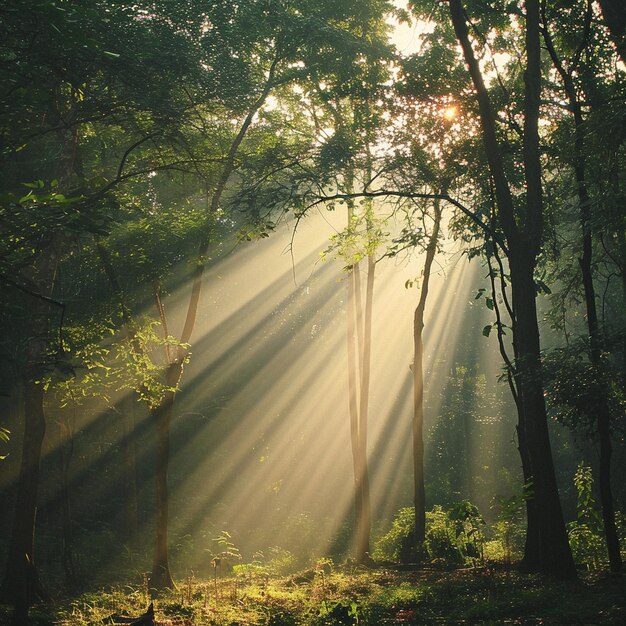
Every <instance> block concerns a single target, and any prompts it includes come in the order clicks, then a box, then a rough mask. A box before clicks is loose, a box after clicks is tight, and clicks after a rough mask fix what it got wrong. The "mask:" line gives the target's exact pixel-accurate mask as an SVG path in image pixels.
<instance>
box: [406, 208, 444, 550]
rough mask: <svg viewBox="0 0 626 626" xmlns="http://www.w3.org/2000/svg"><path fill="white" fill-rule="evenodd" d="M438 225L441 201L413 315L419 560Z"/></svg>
mask: <svg viewBox="0 0 626 626" xmlns="http://www.w3.org/2000/svg"><path fill="white" fill-rule="evenodd" d="M440 226H441V201H440V200H435V206H434V224H433V231H432V233H431V235H430V238H429V241H428V245H427V246H426V258H425V259H424V269H423V279H422V287H421V289H420V295H419V300H418V303H417V306H416V307H415V313H414V316H413V428H412V430H413V504H414V507H415V536H414V549H415V551H416V553H415V555H414V556H415V557H416V558H417V559H419V558H421V556H422V555H423V552H424V541H425V539H426V491H425V488H424V434H423V433H424V365H423V360H424V342H423V337H422V333H423V330H424V313H425V310H426V301H427V298H428V290H429V286H430V274H431V270H432V265H433V261H434V259H435V254H436V252H437V243H438V241H439V230H440Z"/></svg>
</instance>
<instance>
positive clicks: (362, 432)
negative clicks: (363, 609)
mask: <svg viewBox="0 0 626 626" xmlns="http://www.w3.org/2000/svg"><path fill="white" fill-rule="evenodd" d="M375 271H376V263H375V261H374V259H373V257H372V255H371V254H370V255H369V256H368V259H367V283H366V289H365V314H364V317H363V340H362V341H363V343H362V359H361V384H360V398H359V436H358V449H359V467H358V491H359V494H360V495H359V503H360V507H361V508H360V510H359V511H358V512H357V516H358V518H359V524H358V526H357V557H358V560H359V562H361V563H366V564H367V563H369V562H370V561H371V557H370V555H369V553H370V534H371V530H372V512H371V502H370V481H369V470H368V462H367V431H368V419H369V389H370V370H371V345H372V308H373V300H374V276H375Z"/></svg>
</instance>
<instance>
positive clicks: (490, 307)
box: [485, 298, 493, 311]
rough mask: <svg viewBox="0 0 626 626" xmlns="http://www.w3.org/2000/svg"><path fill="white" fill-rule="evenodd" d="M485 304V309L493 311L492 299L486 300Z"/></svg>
mask: <svg viewBox="0 0 626 626" xmlns="http://www.w3.org/2000/svg"><path fill="white" fill-rule="evenodd" d="M485 304H486V305H487V308H488V309H489V310H491V311H493V299H492V298H487V300H486V301H485Z"/></svg>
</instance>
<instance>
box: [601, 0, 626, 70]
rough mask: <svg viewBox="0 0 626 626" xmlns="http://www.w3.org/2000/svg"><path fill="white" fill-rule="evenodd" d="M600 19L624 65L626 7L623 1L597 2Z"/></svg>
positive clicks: (625, 53)
mask: <svg viewBox="0 0 626 626" xmlns="http://www.w3.org/2000/svg"><path fill="white" fill-rule="evenodd" d="M598 4H599V5H600V8H601V9H602V17H603V18H604V22H605V23H606V25H607V27H608V29H609V32H610V33H611V39H612V40H613V43H614V44H615V47H616V48H617V51H618V53H619V55H620V58H621V59H622V62H623V63H626V5H625V4H624V2H623V0H598Z"/></svg>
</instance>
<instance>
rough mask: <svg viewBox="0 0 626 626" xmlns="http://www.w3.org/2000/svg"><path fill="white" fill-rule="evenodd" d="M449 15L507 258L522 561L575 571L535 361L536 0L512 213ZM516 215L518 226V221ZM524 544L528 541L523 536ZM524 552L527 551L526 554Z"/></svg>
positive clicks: (538, 213)
mask: <svg viewBox="0 0 626 626" xmlns="http://www.w3.org/2000/svg"><path fill="white" fill-rule="evenodd" d="M449 5H450V16H451V19H452V24H453V26H454V30H455V33H456V36H457V38H458V40H459V43H460V45H461V48H462V50H463V55H464V58H465V62H466V64H467V66H468V70H469V73H470V76H471V78H472V82H473V84H474V88H475V90H476V98H477V101H478V107H479V114H480V119H481V127H482V135H483V142H484V146H485V152H486V156H487V162H488V165H489V170H490V172H491V175H492V178H493V182H494V193H495V198H496V205H497V209H498V217H499V221H500V224H501V226H502V229H503V231H504V234H505V237H506V241H507V245H508V251H507V255H508V258H509V268H510V278H511V288H512V293H513V306H514V312H515V327H514V335H515V341H516V346H517V350H518V358H517V361H516V371H517V375H518V381H519V382H518V384H519V396H520V397H519V400H520V402H521V405H522V410H521V411H520V412H519V417H520V419H522V420H523V421H521V422H520V424H519V429H520V434H521V435H522V436H520V438H519V443H520V446H526V448H527V450H526V451H525V452H522V455H521V456H522V463H524V460H525V458H526V461H527V462H528V466H529V467H528V469H529V472H530V475H529V478H530V481H531V482H532V489H533V494H532V498H533V499H534V504H533V505H530V506H529V510H534V513H533V514H534V515H536V523H537V528H536V532H537V534H538V536H539V549H540V552H541V554H540V562H539V563H535V560H534V559H530V558H529V559H528V564H529V566H530V567H532V568H533V569H535V568H537V570H538V571H542V572H544V573H546V574H550V575H553V576H556V577H559V578H573V577H575V576H576V570H575V566H574V560H573V558H572V554H571V550H570V548H569V544H568V541H567V533H566V531H565V523H564V521H563V515H562V511H561V504H560V500H559V494H558V489H557V485H556V477H555V473H554V463H553V459H552V451H551V447H550V440H549V436H548V425H547V416H546V407H545V401H544V396H543V381H542V377H541V366H540V342H539V324H538V320H537V310H536V290H535V283H534V277H533V273H534V269H535V264H536V257H537V254H538V253H539V250H540V248H541V243H542V232H543V202H542V188H541V163H540V154H539V132H538V120H539V102H540V91H541V63H540V61H541V59H540V46H539V2H538V0H527V1H526V46H525V48H526V68H525V70H526V71H525V73H524V83H525V89H524V118H525V119H524V134H523V155H524V177H525V182H526V203H525V207H524V209H525V210H524V212H523V214H521V215H518V214H517V211H516V208H515V205H514V202H513V197H512V193H511V188H510V186H509V183H508V179H507V176H506V171H505V168H504V162H503V159H502V154H501V151H500V146H499V144H498V139H497V134H496V119H495V115H494V112H493V109H492V106H491V101H490V98H489V94H488V92H487V89H486V87H485V83H484V79H483V76H482V73H481V70H480V66H479V63H478V60H477V58H476V55H475V54H474V51H473V48H472V45H471V42H470V39H469V30H468V26H467V21H466V15H465V11H464V9H463V5H462V2H461V0H449ZM518 220H519V224H518ZM527 545H532V543H531V542H530V541H529V542H527ZM527 556H530V555H527Z"/></svg>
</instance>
